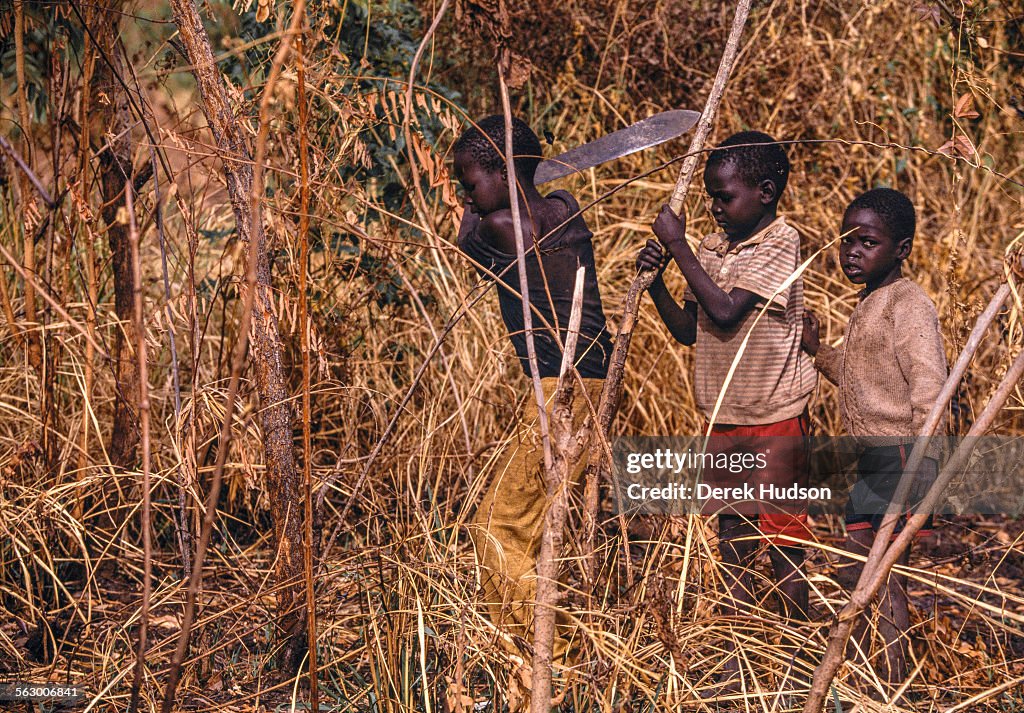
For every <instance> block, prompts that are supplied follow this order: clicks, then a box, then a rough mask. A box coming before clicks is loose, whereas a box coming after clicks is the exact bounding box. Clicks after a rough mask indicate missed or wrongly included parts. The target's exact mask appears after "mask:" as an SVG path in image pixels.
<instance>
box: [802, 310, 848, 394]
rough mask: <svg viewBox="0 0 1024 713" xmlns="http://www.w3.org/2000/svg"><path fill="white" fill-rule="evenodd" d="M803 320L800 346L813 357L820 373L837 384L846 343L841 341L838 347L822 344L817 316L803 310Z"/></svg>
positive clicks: (840, 374)
mask: <svg viewBox="0 0 1024 713" xmlns="http://www.w3.org/2000/svg"><path fill="white" fill-rule="evenodd" d="M803 322H804V330H803V333H802V334H801V335H800V346H802V347H803V349H804V351H805V352H807V353H808V354H810V355H811V356H812V357H814V366H815V368H817V370H818V371H819V372H821V375H822V376H824V377H825V378H826V379H828V380H829V381H831V382H832V383H833V384H838V383H839V379H840V378H841V376H842V363H843V351H844V350H845V348H846V343H845V342H843V344H841V345H840V346H838V347H833V346H829V345H828V344H822V343H821V337H820V334H819V333H820V331H821V324H820V322H819V321H818V316H817V315H816V314H814V312H811V311H810V310H806V309H805V310H804V317H803Z"/></svg>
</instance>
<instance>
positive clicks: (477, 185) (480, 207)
mask: <svg viewBox="0 0 1024 713" xmlns="http://www.w3.org/2000/svg"><path fill="white" fill-rule="evenodd" d="M455 177H456V178H457V179H458V181H459V183H461V184H462V190H463V192H464V193H465V200H466V207H467V208H469V210H471V211H473V212H474V213H476V214H477V215H480V216H484V215H488V214H490V213H493V212H494V211H497V210H501V209H503V208H508V206H509V201H508V181H507V180H506V179H505V177H504V175H503V173H502V172H501V171H488V170H487V169H485V168H482V167H481V166H480V164H478V163H477V162H476V161H474V160H473V157H472V156H471V155H470V154H469V153H468V152H466V151H460V152H459V153H457V154H455Z"/></svg>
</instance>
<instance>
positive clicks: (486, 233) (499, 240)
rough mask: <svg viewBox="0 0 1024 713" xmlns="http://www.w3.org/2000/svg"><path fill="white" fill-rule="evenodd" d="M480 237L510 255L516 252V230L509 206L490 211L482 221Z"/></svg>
mask: <svg viewBox="0 0 1024 713" xmlns="http://www.w3.org/2000/svg"><path fill="white" fill-rule="evenodd" d="M479 230H480V237H481V238H483V239H484V240H486V241H487V242H488V243H490V244H491V245H492V246H493V247H494V248H496V249H498V250H500V251H501V252H503V253H507V254H509V255H515V253H516V231H515V227H514V225H513V223H512V211H511V210H509V209H508V208H503V209H501V210H496V211H494V212H493V213H488V214H487V215H485V216H484V217H483V219H482V220H481V221H480V228H479Z"/></svg>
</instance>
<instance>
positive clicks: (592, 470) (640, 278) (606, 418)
mask: <svg viewBox="0 0 1024 713" xmlns="http://www.w3.org/2000/svg"><path fill="white" fill-rule="evenodd" d="M750 3H751V0H740V1H739V2H737V3H736V14H735V16H734V17H733V20H732V28H731V29H730V30H729V38H728V40H727V41H726V44H725V50H724V51H723V52H722V60H721V62H720V63H719V65H718V73H717V74H716V75H715V81H714V83H713V84H712V85H711V93H710V94H708V99H707V102H705V104H704V111H703V112H701V117H700V121H698V122H697V130H696V131H695V132H694V135H693V140H692V141H691V142H690V148H689V150H688V151H687V156H686V158H685V159H684V160H683V165H682V167H681V168H680V170H679V176H678V178H677V179H676V186H675V189H674V190H673V191H672V198H671V200H670V201H669V207H671V208H672V211H673V212H674V213H675V214H676V215H679V214H681V213H682V211H683V204H684V203H685V201H686V196H687V194H688V193H689V190H690V184H691V183H692V181H693V174H694V173H695V172H696V170H697V162H698V159H699V158H700V154H701V151H702V150H703V148H704V143H705V142H706V141H707V138H708V135H709V134H710V133H711V127H712V126H713V125H714V122H715V117H716V116H717V114H718V105H719V104H720V103H721V102H722V95H723V94H724V93H725V85H726V83H727V82H728V81H729V75H730V74H732V68H733V65H734V64H735V62H736V55H737V54H738V53H739V48H740V38H741V37H742V36H743V28H744V26H745V25H746V22H747V15H748V14H750ZM656 275H657V271H656V270H644V271H641V272H639V273H638V274H637V276H636V277H635V278H634V279H633V283H632V284H631V285H630V286H629V292H627V293H626V300H625V304H624V305H623V309H622V318H621V319H620V320H619V332H618V335H617V336H616V338H615V347H614V349H613V350H612V356H611V363H610V364H609V367H608V377H607V378H606V379H605V382H604V388H603V389H602V391H601V401H600V405H599V406H598V410H597V414H598V419H597V420H598V433H597V438H595V439H594V440H593V441H592V442H591V447H590V464H589V465H588V466H587V475H586V481H587V484H586V511H585V513H584V537H585V547H586V550H587V551H588V552H593V551H594V547H593V542H594V532H595V530H596V520H597V500H598V498H597V492H598V482H599V480H600V478H599V474H600V472H601V469H602V467H603V465H604V464H606V463H607V460H606V457H607V456H608V455H609V454H610V450H609V448H608V434H609V433H610V432H611V427H612V421H614V420H615V414H616V413H617V412H618V410H619V402H620V401H621V400H622V380H623V376H624V375H625V369H626V357H627V356H628V354H629V343H630V341H631V340H632V338H633V328H634V327H635V326H636V319H637V311H638V310H639V308H640V296H641V295H643V293H644V292H646V291H647V288H649V287H650V286H651V283H652V282H654V278H655V276H656ZM591 567H592V565H590V564H588V569H590V568H591Z"/></svg>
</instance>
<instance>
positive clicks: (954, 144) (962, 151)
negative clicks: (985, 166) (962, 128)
mask: <svg viewBox="0 0 1024 713" xmlns="http://www.w3.org/2000/svg"><path fill="white" fill-rule="evenodd" d="M936 151H937V152H938V153H940V154H944V155H946V156H962V157H963V158H973V157H974V156H975V155H976V154H977V149H975V148H974V144H972V143H971V140H970V139H968V138H967V137H966V136H964V135H963V134H960V135H958V136H957V137H956V138H953V139H950V140H949V141H947V142H946V143H944V144H942V146H940V147H939V148H937V149H936Z"/></svg>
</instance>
